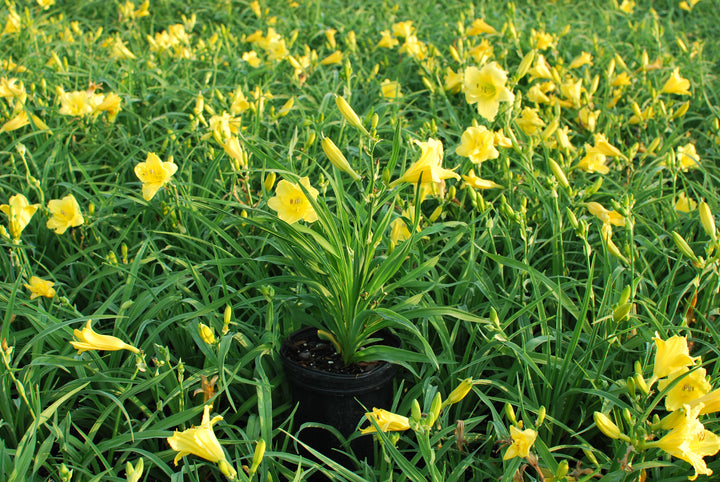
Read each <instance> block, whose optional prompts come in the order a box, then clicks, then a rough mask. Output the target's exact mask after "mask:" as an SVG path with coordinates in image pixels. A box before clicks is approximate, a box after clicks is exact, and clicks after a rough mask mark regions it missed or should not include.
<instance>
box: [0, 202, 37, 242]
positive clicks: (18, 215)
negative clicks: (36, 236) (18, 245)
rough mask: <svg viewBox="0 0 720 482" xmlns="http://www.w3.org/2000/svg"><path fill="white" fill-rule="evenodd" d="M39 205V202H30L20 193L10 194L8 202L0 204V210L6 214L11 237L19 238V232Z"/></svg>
mask: <svg viewBox="0 0 720 482" xmlns="http://www.w3.org/2000/svg"><path fill="white" fill-rule="evenodd" d="M39 207H40V205H39V204H30V203H29V202H28V200H27V198H26V197H25V196H24V195H22V194H15V195H14V196H10V200H9V201H8V204H3V205H0V211H2V212H4V213H5V214H7V217H8V229H9V231H10V237H11V238H12V239H20V233H22V231H23V229H25V226H27V225H28V223H29V222H30V218H32V217H33V214H35V211H37V210H38V208H39Z"/></svg>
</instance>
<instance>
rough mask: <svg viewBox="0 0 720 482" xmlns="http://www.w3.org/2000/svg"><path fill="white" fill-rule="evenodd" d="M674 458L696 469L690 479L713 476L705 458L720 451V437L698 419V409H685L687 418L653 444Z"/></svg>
mask: <svg viewBox="0 0 720 482" xmlns="http://www.w3.org/2000/svg"><path fill="white" fill-rule="evenodd" d="M651 444H652V445H654V446H657V447H659V448H661V449H662V450H664V451H665V452H667V453H668V454H670V455H671V456H673V457H676V458H679V459H681V460H684V461H685V462H687V463H689V464H691V465H692V466H693V468H694V469H695V473H694V475H692V476H690V477H688V478H689V479H690V480H695V479H696V478H697V476H698V475H712V473H713V472H712V470H710V469H709V468H708V467H707V464H706V463H705V461H704V460H703V457H705V456H710V455H715V454H716V453H717V452H718V450H720V437H718V436H717V435H716V434H714V433H712V432H710V431H709V430H705V427H704V426H703V424H702V423H700V421H698V419H697V407H696V408H695V409H690V407H687V406H686V407H685V417H684V418H683V419H681V420H679V421H678V423H677V424H676V426H675V427H674V428H673V429H672V430H671V431H670V432H668V433H667V435H665V436H664V437H662V438H661V439H660V440H658V441H657V442H651Z"/></svg>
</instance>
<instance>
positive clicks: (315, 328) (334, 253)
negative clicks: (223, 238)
mask: <svg viewBox="0 0 720 482" xmlns="http://www.w3.org/2000/svg"><path fill="white" fill-rule="evenodd" d="M336 103H337V106H338V108H339V110H340V112H341V114H342V115H343V117H344V118H345V119H346V121H348V123H349V124H350V125H352V126H354V127H356V128H357V129H359V130H360V131H362V132H363V134H365V135H366V136H367V139H368V140H369V142H370V155H369V156H367V158H365V161H366V162H365V163H364V166H362V167H361V166H358V170H359V171H360V172H361V173H362V175H361V174H359V173H358V172H357V171H356V170H355V169H354V168H353V167H352V166H351V165H350V162H349V161H348V160H347V158H346V157H345V156H344V155H343V153H342V152H341V150H340V149H339V148H338V147H337V146H336V145H335V143H334V142H333V141H332V140H331V139H330V138H329V137H325V138H324V139H323V140H322V148H323V151H324V153H325V154H326V156H327V158H328V159H329V160H330V162H331V163H332V165H333V166H334V167H335V168H336V170H335V171H332V168H330V169H327V170H324V171H325V174H324V176H325V178H326V179H327V187H328V188H329V189H327V191H326V192H327V195H320V194H319V191H318V190H317V189H316V188H315V187H313V186H312V182H311V181H310V179H309V178H308V177H301V178H299V177H298V176H295V175H293V174H291V173H282V174H281V175H282V177H283V178H282V179H281V180H279V181H278V182H277V185H276V186H275V189H274V196H272V197H270V198H269V199H268V200H267V203H266V204H263V203H261V204H260V205H259V206H258V207H257V208H256V209H254V210H252V211H251V212H250V213H249V216H248V218H247V221H248V222H249V223H250V224H251V225H252V226H254V227H255V229H256V232H260V233H261V234H262V235H263V236H264V241H265V242H266V243H268V244H269V245H272V247H273V248H274V250H273V251H274V252H271V253H270V254H266V255H265V256H263V257H262V261H264V262H270V263H273V264H275V265H277V266H279V267H281V268H282V269H283V270H284V274H283V275H281V276H276V277H273V278H272V281H273V283H283V282H287V283H288V284H290V285H291V286H297V285H298V284H300V285H303V286H304V287H305V290H304V291H302V292H300V293H297V295H296V296H297V298H298V299H299V301H300V302H301V303H302V304H303V305H304V306H310V307H314V309H313V308H310V310H312V317H311V319H310V321H309V323H308V324H310V325H311V326H309V327H308V328H306V329H302V330H300V331H298V332H295V333H293V334H291V335H290V336H289V337H288V338H287V339H286V340H285V342H284V343H283V345H282V348H281V356H282V358H283V363H284V366H285V370H286V374H287V375H288V380H289V381H290V384H291V388H292V389H293V393H294V397H295V400H296V402H298V403H299V407H298V411H297V413H296V416H295V418H296V420H298V419H299V420H300V421H301V422H305V421H314V422H322V423H327V424H330V425H333V426H335V427H336V428H338V429H339V430H340V432H341V433H342V434H343V435H348V434H350V433H351V432H352V431H353V430H354V429H355V428H356V426H357V424H358V423H359V422H360V420H361V419H362V417H363V414H364V409H363V406H362V405H361V404H363V405H365V406H366V407H367V408H372V407H373V406H377V407H387V408H389V407H388V405H389V404H390V403H391V401H392V378H393V376H394V374H395V371H396V369H397V366H396V364H400V365H404V366H407V367H410V365H409V364H408V362H428V361H429V362H431V363H434V364H437V360H436V357H435V354H434V353H433V350H432V348H431V347H430V346H429V344H428V342H427V341H426V340H425V338H424V337H423V336H422V334H421V332H420V331H419V329H418V328H417V326H416V325H415V324H414V323H413V321H412V318H413V310H416V309H418V308H417V307H416V305H417V302H416V301H413V300H411V299H409V298H411V297H409V296H406V294H405V293H404V292H403V288H404V287H406V286H407V285H408V283H410V282H413V283H415V282H417V281H418V280H420V279H422V277H423V275H424V274H425V273H426V272H427V271H428V270H430V269H431V268H432V267H433V265H434V264H435V262H436V259H428V260H425V261H422V262H418V263H415V264H411V263H408V262H407V260H408V257H409V255H410V254H411V251H412V249H413V247H414V246H415V244H416V241H418V240H419V239H420V238H422V237H423V236H427V235H430V234H432V232H437V231H438V230H440V229H442V226H441V225H433V226H430V227H428V228H426V229H424V230H420V229H419V226H420V217H421V212H420V209H419V205H420V201H421V196H422V192H424V191H425V189H426V188H428V187H429V186H431V185H435V184H438V183H442V182H443V180H444V179H447V178H458V176H457V174H455V173H454V172H453V171H451V170H447V169H443V168H442V167H441V164H442V157H443V149H442V143H441V142H440V141H437V140H434V139H429V140H428V141H427V142H419V143H418V144H419V145H420V147H421V150H422V153H421V155H420V159H419V160H417V161H416V162H415V163H414V164H412V165H411V166H410V167H409V168H408V169H407V170H406V171H405V174H404V175H403V176H402V177H400V178H399V179H397V180H394V181H392V182H390V180H389V179H388V176H387V173H388V172H391V171H392V168H393V167H394V166H395V164H396V163H397V161H398V159H399V153H400V147H401V146H400V144H401V141H400V130H399V129H397V130H396V134H395V138H394V140H393V149H392V154H391V156H390V159H389V160H388V162H387V163H386V164H383V163H376V162H374V161H373V156H372V152H373V150H374V147H375V145H376V144H377V142H378V140H377V139H376V138H375V136H374V135H372V134H371V133H369V132H368V131H367V130H366V129H365V127H364V126H363V125H362V122H361V121H360V119H359V118H358V116H357V115H356V114H355V113H354V111H353V110H352V108H351V107H350V106H349V105H348V104H347V102H346V101H345V100H344V99H343V98H342V97H336ZM358 164H360V163H358ZM320 165H321V166H322V163H320ZM363 167H364V168H363ZM383 173H385V176H384V177H383ZM271 176H274V173H273V174H271ZM407 185H411V186H412V185H415V186H416V189H415V190H414V191H413V190H412V189H408V188H406V186H407ZM418 186H421V187H422V188H421V189H417V187H418ZM266 187H267V188H268V189H269V186H267V185H266ZM403 195H404V196H406V197H407V198H409V199H407V200H406V202H405V203H404V205H400V204H401V203H402V201H403V199H402V196H403ZM413 206H414V207H413ZM403 208H405V210H404V211H403ZM401 213H402V214H401ZM417 294H418V293H413V295H417ZM395 332H397V333H404V334H406V335H408V336H409V337H411V339H412V340H414V344H416V350H417V351H413V350H409V349H407V348H403V347H401V346H400V343H399V340H398V338H397V337H396V336H395V334H394V333H395ZM340 398H342V399H343V400H344V401H341V400H340ZM358 401H360V402H361V403H358ZM322 438H325V439H327V438H328V437H327V434H324V435H323V436H321V437H318V438H317V441H319V440H320V439H322Z"/></svg>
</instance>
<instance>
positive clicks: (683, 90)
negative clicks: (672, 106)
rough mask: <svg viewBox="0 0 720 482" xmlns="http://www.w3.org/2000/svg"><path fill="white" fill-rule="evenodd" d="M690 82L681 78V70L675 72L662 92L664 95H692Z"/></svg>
mask: <svg viewBox="0 0 720 482" xmlns="http://www.w3.org/2000/svg"><path fill="white" fill-rule="evenodd" d="M689 89H690V81H689V80H688V79H685V78H683V77H680V68H676V69H675V70H673V73H672V74H671V75H670V78H669V79H668V80H667V81H666V82H665V85H663V88H662V90H661V92H662V93H664V94H678V95H690V90H689Z"/></svg>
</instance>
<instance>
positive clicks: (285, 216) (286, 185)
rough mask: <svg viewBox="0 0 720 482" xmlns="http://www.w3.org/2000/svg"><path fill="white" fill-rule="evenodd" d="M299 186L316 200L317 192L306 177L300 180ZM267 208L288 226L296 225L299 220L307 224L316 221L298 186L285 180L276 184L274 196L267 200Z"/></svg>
mask: <svg viewBox="0 0 720 482" xmlns="http://www.w3.org/2000/svg"><path fill="white" fill-rule="evenodd" d="M300 184H302V185H303V186H304V187H305V189H306V190H307V192H308V193H309V194H310V196H311V197H312V198H313V199H316V198H317V195H318V190H317V189H315V188H314V187H312V186H311V185H310V179H309V178H308V177H307V176H306V177H303V178H301V179H300ZM268 207H269V208H270V209H272V210H274V211H277V214H278V217H279V218H280V219H282V220H283V221H285V222H286V223H288V224H293V223H296V222H297V221H300V220H301V219H304V220H305V221H307V222H309V223H313V222H315V221H317V213H316V212H315V209H314V208H313V207H312V204H310V201H308V199H307V197H306V196H305V193H304V192H303V190H302V189H301V188H300V186H298V185H297V184H295V183H292V182H290V181H286V180H285V179H282V180H281V181H280V182H278V184H277V187H275V196H274V197H272V198H270V199H269V200H268Z"/></svg>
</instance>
